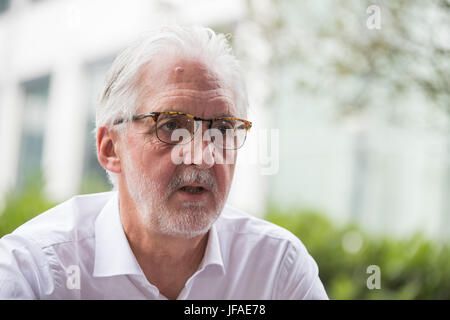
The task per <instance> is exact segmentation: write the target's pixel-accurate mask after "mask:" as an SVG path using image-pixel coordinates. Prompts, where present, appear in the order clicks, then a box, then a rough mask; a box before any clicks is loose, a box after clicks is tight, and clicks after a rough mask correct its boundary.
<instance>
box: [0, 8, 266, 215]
mask: <svg viewBox="0 0 450 320" xmlns="http://www.w3.org/2000/svg"><path fill="white" fill-rule="evenodd" d="M245 16H246V7H245V2H244V1H241V0H232V1H226V2H224V1H200V0H194V1H189V3H188V2H186V1H178V0H171V1H142V0H131V1H130V0H126V1H125V0H119V1H107V0H93V1H92V0H90V1H87V0H85V1H80V0H58V1H56V0H41V1H38V0H0V70H2V71H1V72H0V137H1V141H2V149H1V157H0V198H1V195H4V194H5V192H7V191H8V190H11V189H15V190H18V189H20V188H22V187H23V186H24V185H25V184H26V183H27V182H28V180H30V179H35V178H36V177H35V176H34V175H35V174H36V172H38V171H39V170H42V172H43V178H44V180H45V189H46V192H47V194H48V195H49V196H50V197H51V198H52V199H54V200H56V201H62V200H65V199H67V198H68V197H70V196H72V195H75V194H77V193H79V192H84V191H86V190H87V191H89V190H91V189H92V186H96V187H97V188H98V189H104V188H105V186H107V185H108V183H107V179H106V175H105V173H104V170H103V169H102V168H101V167H100V166H99V164H98V162H97V158H96V153H95V140H94V136H93V135H92V130H93V129H94V117H95V103H96V101H97V97H98V94H99V91H100V89H101V87H102V85H103V80H104V75H105V73H106V71H107V69H108V68H109V66H110V64H111V63H112V61H113V59H114V57H115V56H116V55H117V54H118V53H119V52H120V50H122V49H123V48H125V47H126V46H127V45H128V44H129V43H130V42H132V41H133V40H135V39H136V38H137V37H138V36H139V35H140V34H141V33H143V32H145V31H146V30H149V29H151V28H152V27H155V26H158V25H160V24H170V23H178V24H186V25H204V26H208V27H211V28H213V29H214V30H216V31H218V32H224V33H231V34H233V39H232V41H233V46H236V47H239V41H240V40H239V39H240V36H239V34H240V31H239V30H241V29H242V28H245V27H243V25H244V22H245ZM247 66H249V68H247V69H248V70H250V69H252V68H253V69H255V70H257V69H259V68H254V67H252V66H251V63H250V64H248V65H247ZM262 69H263V68H262ZM249 76H251V72H250V73H249ZM254 78H255V77H254ZM257 78H258V77H257V76H256V78H255V79H253V81H252V82H253V83H254V84H255V85H256V87H257V86H258V79H257ZM255 80H256V82H255ZM249 91H252V87H250V88H249ZM260 102H261V101H260ZM257 114H258V113H256V115H257ZM252 115H253V111H252V112H251V114H250V116H252ZM252 120H253V121H255V122H256V123H258V125H257V126H256V127H258V126H259V125H260V124H261V121H258V120H257V119H255V118H254V117H253V118H252ZM249 140H250V141H248V143H247V145H248V144H250V145H251V144H252V139H249ZM249 148H250V149H251V146H250V147H249ZM250 149H247V150H250ZM245 152H248V151H246V150H243V151H242V153H244V154H245ZM257 170H258V169H257V168H256V167H255V165H250V166H246V165H245V163H243V165H242V166H238V168H237V172H236V176H235V180H234V183H233V187H232V191H231V194H230V203H232V204H233V205H235V206H237V207H240V208H242V209H245V210H248V211H249V212H251V213H252V214H256V215H262V214H263V212H264V208H265V201H263V200H264V195H263V189H262V187H263V184H264V182H263V181H262V178H261V176H260V175H259V174H258V172H257Z"/></svg>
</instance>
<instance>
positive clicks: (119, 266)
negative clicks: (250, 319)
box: [93, 192, 225, 277]
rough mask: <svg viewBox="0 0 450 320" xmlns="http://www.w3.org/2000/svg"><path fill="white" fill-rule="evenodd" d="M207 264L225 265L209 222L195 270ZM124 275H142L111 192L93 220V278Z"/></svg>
mask: <svg viewBox="0 0 450 320" xmlns="http://www.w3.org/2000/svg"><path fill="white" fill-rule="evenodd" d="M209 265H217V266H219V267H220V269H221V271H222V273H223V274H224V273H225V267H224V264H223V259H222V251H221V249H220V242H219V235H218V232H217V229H216V227H215V223H214V224H213V225H212V227H211V229H210V231H209V236H208V243H207V245H206V249H205V254H204V257H203V260H202V262H201V263H200V267H199V269H198V271H197V273H198V272H201V271H202V270H203V269H205V268H206V267H207V266H209ZM124 274H137V275H143V271H142V269H141V267H140V266H139V264H138V262H137V260H136V258H135V256H134V254H133V251H132V250H131V248H130V245H129V243H128V240H127V238H126V236H125V232H124V230H123V227H122V222H121V221H120V214H119V197H118V193H117V192H114V193H113V196H112V197H111V198H110V199H109V201H108V202H107V203H106V205H105V206H104V207H103V209H102V211H101V212H100V214H99V215H98V217H97V219H96V221H95V264H94V272H93V276H94V277H107V276H115V275H124Z"/></svg>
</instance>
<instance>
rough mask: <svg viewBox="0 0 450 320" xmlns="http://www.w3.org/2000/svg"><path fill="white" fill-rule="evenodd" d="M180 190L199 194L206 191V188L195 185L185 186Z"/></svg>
mask: <svg viewBox="0 0 450 320" xmlns="http://www.w3.org/2000/svg"><path fill="white" fill-rule="evenodd" d="M179 190H181V191H184V192H187V193H190V194H199V193H202V192H204V191H206V189H205V188H203V187H195V186H184V187H182V188H180V189H179Z"/></svg>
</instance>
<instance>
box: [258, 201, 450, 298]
mask: <svg viewBox="0 0 450 320" xmlns="http://www.w3.org/2000/svg"><path fill="white" fill-rule="evenodd" d="M266 218H267V220H269V221H272V222H274V223H276V224H278V225H280V226H282V227H285V228H286V229H288V230H290V231H291V232H292V233H294V234H295V235H296V236H297V237H298V238H300V239H301V240H302V242H303V243H304V244H305V246H306V247H307V249H308V251H309V252H310V254H311V255H312V256H313V257H314V259H315V260H316V262H317V264H318V265H319V271H320V278H321V280H322V282H323V284H324V286H325V288H326V290H327V293H328V296H329V297H330V299H450V250H449V247H448V246H447V245H441V244H437V243H433V242H431V241H430V240H428V239H426V238H424V237H423V236H422V235H421V234H416V235H414V236H412V237H410V238H408V239H406V240H403V239H402V240H400V239H393V238H388V237H369V236H368V235H367V234H365V233H364V232H362V231H361V230H359V229H358V228H357V227H356V226H352V225H349V226H346V227H341V228H339V227H336V226H334V225H333V224H332V223H331V222H330V221H329V220H328V219H327V218H325V217H324V215H322V214H320V213H317V212H300V211H292V212H284V213H280V212H279V211H277V210H275V209H270V210H269V212H268V215H267V216H266ZM358 247H360V248H359V250H358ZM370 265H377V266H379V268H380V271H381V288H380V289H372V290H370V289H368V287H367V280H368V278H369V277H370V276H371V274H372V272H371V273H367V267H368V266H370Z"/></svg>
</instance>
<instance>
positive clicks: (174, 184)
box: [169, 167, 217, 191]
mask: <svg viewBox="0 0 450 320" xmlns="http://www.w3.org/2000/svg"><path fill="white" fill-rule="evenodd" d="M187 183H199V184H204V185H205V186H207V187H208V189H209V190H211V191H215V190H216V187H217V183H216V179H215V177H214V176H213V175H212V174H211V172H209V171H206V170H198V169H195V168H193V167H186V168H185V169H184V170H183V171H181V172H179V173H176V174H175V175H174V176H173V177H172V179H171V180H170V182H169V189H170V190H172V191H174V190H176V189H178V187H180V186H182V185H183V184H187Z"/></svg>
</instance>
